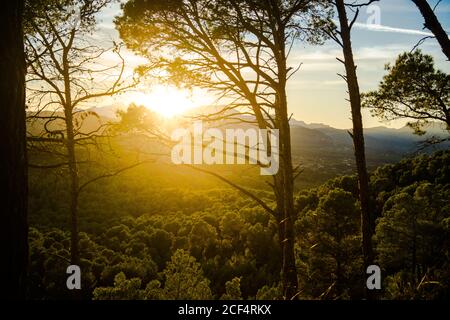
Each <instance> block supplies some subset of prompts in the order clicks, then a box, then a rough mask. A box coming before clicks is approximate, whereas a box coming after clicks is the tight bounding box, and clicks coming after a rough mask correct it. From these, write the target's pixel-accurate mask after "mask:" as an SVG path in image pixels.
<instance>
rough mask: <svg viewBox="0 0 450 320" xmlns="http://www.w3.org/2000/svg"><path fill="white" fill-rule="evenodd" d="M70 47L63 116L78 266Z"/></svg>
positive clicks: (73, 249)
mask: <svg viewBox="0 0 450 320" xmlns="http://www.w3.org/2000/svg"><path fill="white" fill-rule="evenodd" d="M69 50H70V46H68V47H66V48H64V51H63V70H64V97H65V105H64V115H65V122H66V134H67V139H66V148H67V160H68V163H69V177H70V221H71V224H70V226H71V229H70V262H71V264H73V265H77V266H79V265H80V250H79V243H78V242H79V235H78V192H79V180H78V166H77V159H76V155H75V132H74V126H73V106H72V96H71V83H70V68H69V60H68V52H69Z"/></svg>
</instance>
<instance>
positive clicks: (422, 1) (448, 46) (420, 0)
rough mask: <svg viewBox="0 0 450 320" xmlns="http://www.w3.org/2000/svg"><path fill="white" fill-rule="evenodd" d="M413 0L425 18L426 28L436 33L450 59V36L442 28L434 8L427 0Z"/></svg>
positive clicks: (443, 50)
mask: <svg viewBox="0 0 450 320" xmlns="http://www.w3.org/2000/svg"><path fill="white" fill-rule="evenodd" d="M412 2H414V3H415V4H416V6H417V8H419V10H420V13H421V14H422V16H423V18H424V19H425V23H424V26H425V28H427V29H428V30H430V31H431V32H432V33H433V34H434V36H435V37H436V40H437V41H438V42H439V45H440V46H441V48H442V52H443V53H444V54H445V55H446V56H447V59H448V60H450V39H449V38H448V34H447V32H446V31H445V30H444V28H442V25H441V23H440V22H439V20H438V18H437V17H436V15H435V14H434V11H433V9H431V7H430V5H429V4H428V2H427V1H426V0H412Z"/></svg>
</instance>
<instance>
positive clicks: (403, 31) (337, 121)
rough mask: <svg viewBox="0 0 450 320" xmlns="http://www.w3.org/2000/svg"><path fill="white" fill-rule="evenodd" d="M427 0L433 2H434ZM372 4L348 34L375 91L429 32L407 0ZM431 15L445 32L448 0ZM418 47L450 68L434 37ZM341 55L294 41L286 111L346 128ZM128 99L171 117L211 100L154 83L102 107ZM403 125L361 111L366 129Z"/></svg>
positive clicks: (108, 21) (104, 27)
mask: <svg viewBox="0 0 450 320" xmlns="http://www.w3.org/2000/svg"><path fill="white" fill-rule="evenodd" d="M428 2H429V3H430V4H431V5H433V6H434V4H436V3H437V0H429V1H428ZM377 6H378V7H379V12H380V16H379V18H380V20H379V23H380V25H373V24H367V21H368V19H370V18H371V17H373V14H372V13H373V11H372V12H365V11H364V10H363V12H361V14H360V17H359V19H358V22H357V23H356V24H355V26H354V31H353V34H352V40H353V49H354V54H355V59H356V62H357V65H358V69H357V70H358V77H359V82H360V87H361V90H362V91H367V90H371V89H376V87H377V84H378V83H379V81H380V80H381V78H382V76H383V75H384V74H385V71H384V65H385V64H386V63H389V62H393V61H395V58H396V57H397V56H398V54H400V53H402V52H404V51H410V50H411V49H412V48H413V47H414V45H415V44H416V43H417V42H418V41H419V40H420V39H421V38H423V37H424V36H425V35H427V33H428V32H427V31H428V30H423V18H422V16H421V15H420V13H419V11H418V9H417V8H416V6H415V5H414V4H413V3H412V1H411V0H381V1H380V2H379V3H378V4H377ZM119 10H120V9H119V7H118V6H114V7H112V8H108V9H107V10H105V11H104V12H103V13H102V16H101V17H100V21H101V23H100V30H99V31H100V33H99V35H98V36H99V37H101V38H102V39H105V40H108V39H117V38H118V34H117V32H116V31H115V30H114V25H113V23H112V21H113V18H114V16H116V15H118V14H119V13H120V12H119ZM436 14H437V16H438V18H439V20H440V22H441V24H442V25H443V27H444V29H446V30H447V31H449V33H450V0H442V1H441V3H440V4H439V6H438V7H437V9H436ZM420 48H421V49H422V50H423V51H424V52H425V53H428V54H431V55H432V56H433V57H434V59H435V63H436V65H437V67H438V68H439V69H441V70H443V71H445V72H447V73H448V72H450V62H448V61H446V57H445V55H444V54H443V53H442V52H441V50H440V47H439V45H438V44H437V42H436V41H435V40H434V39H429V40H427V41H425V43H424V44H422V45H421V47H420ZM341 56H342V53H341V51H340V48H339V47H338V46H337V45H336V44H335V43H333V42H332V41H329V42H327V43H326V44H325V45H323V46H314V47H313V46H305V45H304V44H302V43H297V45H296V46H295V48H294V49H293V51H292V53H291V58H290V60H289V65H290V66H292V67H296V66H297V65H298V63H300V62H301V63H303V64H302V66H301V68H300V70H299V72H298V73H297V74H296V75H295V76H293V77H292V78H291V79H290V82H289V84H288V88H287V91H288V99H289V110H290V112H291V113H293V114H294V118H295V119H297V120H303V121H305V122H307V123H325V124H328V125H330V126H333V127H336V128H349V127H351V120H350V107H349V105H348V102H347V101H346V100H345V99H346V98H347V93H346V84H345V83H344V81H343V80H342V79H341V78H340V77H339V76H338V75H337V73H342V72H343V66H342V64H341V63H339V62H338V61H337V60H336V57H341ZM126 59H127V62H128V63H129V65H130V66H134V65H138V64H139V63H143V62H145V59H143V58H140V57H136V56H134V55H133V54H131V53H129V52H128V53H127V54H126ZM133 101H135V102H137V103H139V104H144V105H146V106H148V107H151V108H155V109H157V110H163V112H162V113H163V114H166V115H172V114H174V113H177V111H178V110H179V109H180V108H181V109H183V110H185V109H188V108H192V107H196V106H205V105H208V104H211V103H212V102H213V99H212V98H211V97H209V96H208V94H207V93H205V92H204V91H202V90H196V91H194V92H193V93H190V92H187V91H186V92H180V91H177V90H174V89H168V88H164V87H161V86H153V87H152V88H149V89H147V90H146V92H135V93H129V94H124V95H121V96H119V97H116V98H114V99H112V100H105V101H103V102H102V105H105V106H106V105H113V104H120V105H128V103H130V102H133ZM403 124H404V122H395V123H389V124H388V123H380V122H379V121H378V119H376V118H372V117H371V116H370V114H369V113H368V112H367V111H364V125H365V127H374V126H379V125H385V126H391V127H401V126H402V125H403Z"/></svg>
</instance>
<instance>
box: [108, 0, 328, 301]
mask: <svg viewBox="0 0 450 320" xmlns="http://www.w3.org/2000/svg"><path fill="white" fill-rule="evenodd" d="M324 4H326V1H304V0H296V1H284V0H269V1H241V0H227V1H203V0H186V1H184V0H174V1H145V0H132V1H128V2H127V3H126V5H125V6H124V14H123V15H122V16H121V17H119V18H118V19H117V21H116V23H117V26H118V30H119V32H120V35H121V37H122V39H124V41H125V42H126V44H127V46H129V47H130V48H131V49H133V50H134V51H136V52H137V53H140V54H143V55H144V56H147V57H148V58H149V60H150V62H149V69H157V70H161V69H164V70H165V71H166V72H164V73H163V76H162V77H161V78H167V75H169V77H168V78H169V79H170V81H172V82H175V83H177V84H179V85H185V86H188V87H194V86H198V87H203V88H207V89H209V90H211V91H213V92H216V93H218V94H219V95H220V97H222V98H226V99H225V101H226V104H225V107H223V108H222V109H221V110H220V111H219V112H217V113H214V114H209V115H206V116H204V117H201V119H202V120H208V121H217V120H223V119H228V120H233V121H242V120H243V119H242V115H247V116H250V117H251V118H252V119H251V122H252V123H254V124H256V125H257V126H258V127H259V128H261V129H277V130H279V137H280V138H279V140H280V143H279V149H280V150H279V156H280V169H279V171H278V173H277V174H276V175H275V176H274V182H273V184H272V185H273V189H274V194H275V197H276V208H275V209H272V208H270V206H268V205H266V204H264V201H262V200H261V199H259V198H257V197H255V196H251V198H253V199H254V200H255V201H257V202H258V203H259V204H260V205H262V206H263V207H264V208H265V209H266V210H268V212H270V213H271V214H274V216H275V217H276V219H277V221H278V223H279V240H280V246H281V248H282V261H283V267H282V278H283V285H284V294H285V297H286V298H287V299H290V298H292V297H294V296H295V295H296V294H297V287H298V284H297V282H298V281H297V272H296V267H295V257H294V234H293V219H294V206H293V193H294V178H295V176H296V175H297V172H296V171H295V170H294V167H293V164H292V156H291V140H290V139H291V138H290V126H289V118H290V115H289V112H288V103H287V94H286V85H287V82H288V79H289V78H290V77H291V76H292V74H293V73H294V72H295V71H297V69H298V68H292V67H289V66H288V65H287V58H288V56H289V53H290V48H291V47H292V45H293V43H294V42H295V41H296V40H298V39H307V40H309V41H310V42H313V43H320V41H321V39H322V37H321V36H322V32H321V29H320V28H319V26H321V25H322V24H323V23H324V21H326V19H324V17H328V16H327V14H328V11H327V8H326V6H324ZM227 99H228V100H227ZM222 101H223V100H222ZM230 101H231V102H230ZM269 143H270V142H269ZM218 178H220V177H218ZM221 179H222V180H223V181H225V179H223V178H221ZM228 183H229V182H228ZM229 184H230V183H229ZM230 185H232V186H234V187H237V186H236V185H235V184H232V183H231V184H230ZM239 189H240V190H241V191H242V192H244V193H245V194H247V195H250V193H249V192H246V191H245V190H243V188H239Z"/></svg>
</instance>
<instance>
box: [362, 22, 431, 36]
mask: <svg viewBox="0 0 450 320" xmlns="http://www.w3.org/2000/svg"><path fill="white" fill-rule="evenodd" d="M354 27H355V28H358V29H363V30H369V31H376V32H393V33H403V34H411V35H417V36H431V37H432V36H433V34H432V33H431V32H426V31H422V30H415V29H404V28H394V27H389V26H383V25H380V24H367V23H360V22H355V24H354Z"/></svg>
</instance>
